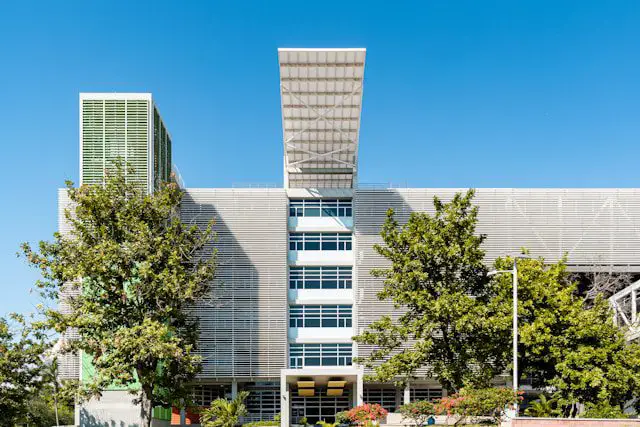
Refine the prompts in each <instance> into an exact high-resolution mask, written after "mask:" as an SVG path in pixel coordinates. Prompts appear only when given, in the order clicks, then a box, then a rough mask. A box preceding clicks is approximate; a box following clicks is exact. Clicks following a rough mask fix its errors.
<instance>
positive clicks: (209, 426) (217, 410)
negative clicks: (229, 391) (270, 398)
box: [200, 391, 249, 427]
mask: <svg viewBox="0 0 640 427" xmlns="http://www.w3.org/2000/svg"><path fill="white" fill-rule="evenodd" d="M248 396H249V392H248V391H241V392H239V393H238V395H237V396H236V397H235V398H233V399H232V400H227V399H222V398H218V399H216V400H214V401H213V402H211V407H210V408H207V409H205V410H203V411H202V412H201V413H200V422H201V423H202V427H234V426H235V425H237V424H238V423H239V422H240V417H243V416H245V415H247V407H246V406H245V404H244V401H245V400H246V399H247V397H248Z"/></svg>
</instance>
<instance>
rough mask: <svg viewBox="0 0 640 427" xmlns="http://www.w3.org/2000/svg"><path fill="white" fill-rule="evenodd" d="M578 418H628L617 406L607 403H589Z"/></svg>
mask: <svg viewBox="0 0 640 427" xmlns="http://www.w3.org/2000/svg"><path fill="white" fill-rule="evenodd" d="M580 418H629V415H628V414H625V413H624V411H623V410H622V408H620V406H618V405H611V404H610V403H609V402H600V403H595V404H594V403H589V404H587V409H586V410H585V411H584V413H583V414H582V415H580Z"/></svg>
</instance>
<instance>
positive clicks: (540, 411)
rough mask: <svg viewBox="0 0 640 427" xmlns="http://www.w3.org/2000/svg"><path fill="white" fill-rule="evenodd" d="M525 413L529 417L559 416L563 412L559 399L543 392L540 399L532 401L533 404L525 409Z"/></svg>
mask: <svg viewBox="0 0 640 427" xmlns="http://www.w3.org/2000/svg"><path fill="white" fill-rule="evenodd" d="M524 414H525V415H526V416H528V417H549V418H551V417H558V416H560V414H561V411H560V410H559V409H558V399H556V398H554V397H550V398H548V397H547V396H546V395H544V394H541V395H539V396H538V399H536V400H534V401H532V402H531V406H529V407H528V408H527V409H525V410H524Z"/></svg>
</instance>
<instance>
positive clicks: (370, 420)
mask: <svg viewBox="0 0 640 427" xmlns="http://www.w3.org/2000/svg"><path fill="white" fill-rule="evenodd" d="M388 413H389V411H387V410H386V409H384V408H383V407H382V406H380V405H378V404H377V403H364V404H362V405H359V406H356V407H355V408H353V409H350V410H349V411H348V412H347V418H349V419H350V420H351V421H353V422H354V423H357V424H358V425H360V426H363V427H370V426H372V425H374V424H377V423H379V421H380V420H381V419H383V418H385V417H386V416H387V414H388Z"/></svg>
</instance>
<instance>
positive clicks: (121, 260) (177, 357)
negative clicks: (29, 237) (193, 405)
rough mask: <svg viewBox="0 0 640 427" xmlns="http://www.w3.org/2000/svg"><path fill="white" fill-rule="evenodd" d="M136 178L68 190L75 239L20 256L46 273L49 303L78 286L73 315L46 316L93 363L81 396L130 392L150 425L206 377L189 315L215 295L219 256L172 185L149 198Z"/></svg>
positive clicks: (114, 177)
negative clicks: (185, 216)
mask: <svg viewBox="0 0 640 427" xmlns="http://www.w3.org/2000/svg"><path fill="white" fill-rule="evenodd" d="M131 172H132V171H131V170H130V169H128V170H127V171H126V172H125V167H123V166H122V163H121V162H117V164H116V168H115V171H114V172H113V173H111V174H109V175H108V176H107V180H106V183H105V184H104V185H93V186H87V185H83V186H81V187H79V188H73V186H72V183H70V182H67V187H68V194H69V198H70V200H71V202H72V206H73V207H72V208H70V209H68V210H67V211H66V212H65V216H66V220H67V221H68V223H69V225H70V230H71V231H70V235H69V236H68V237H63V236H62V235H60V234H59V233H56V234H55V235H54V239H53V241H51V242H47V241H42V242H40V244H39V247H38V249H37V250H34V249H32V248H31V247H30V246H29V245H28V244H24V245H23V252H24V254H25V256H26V258H27V260H28V261H29V262H30V263H31V264H32V265H34V266H35V267H37V268H39V269H40V272H41V274H42V276H43V279H42V280H40V281H38V282H37V286H38V287H39V288H40V289H41V290H42V294H43V295H44V296H45V297H49V298H52V299H54V300H56V299H58V298H59V295H60V294H61V293H62V292H65V291H66V290H67V289H68V287H69V286H73V285H75V286H77V287H78V288H79V289H80V290H81V291H80V292H79V294H78V295H77V296H72V297H69V298H68V300H67V303H68V305H69V307H70V310H69V311H70V313H66V312H62V311H59V310H56V309H48V310H45V313H44V314H45V315H46V317H47V319H48V321H49V323H50V325H51V326H52V327H53V328H54V329H55V330H56V331H57V332H59V333H62V332H65V331H66V330H68V328H75V330H77V332H78V335H79V339H78V340H73V341H69V342H68V343H67V348H66V350H68V351H82V352H84V353H85V354H87V355H89V356H90V357H91V361H92V364H93V366H94V368H95V376H94V377H93V378H92V379H91V380H90V381H88V382H85V383H84V384H83V390H84V391H87V392H90V393H94V394H99V393H100V390H103V389H105V388H107V387H109V386H112V385H117V386H124V387H129V388H130V389H131V390H132V393H134V394H137V398H136V399H135V400H136V402H138V403H140V408H141V410H140V412H141V419H142V420H143V425H146V426H149V425H150V423H151V414H152V410H153V407H154V406H157V405H171V404H172V403H175V402H177V401H178V399H180V398H181V397H183V396H184V395H186V393H187V389H186V383H187V382H188V381H189V380H191V379H192V378H193V377H194V376H195V374H196V373H197V372H198V370H199V368H200V362H201V360H200V357H199V356H197V355H196V354H195V352H194V350H195V346H196V343H197V338H198V333H199V332H198V328H197V319H195V318H194V317H193V316H191V315H190V313H189V308H191V307H192V306H193V305H194V304H195V303H196V301H198V300H199V299H200V298H202V297H203V296H205V295H206V294H207V292H209V283H210V281H211V280H212V278H213V276H214V273H215V257H214V255H215V254H213V253H212V250H211V249H210V248H209V247H208V246H207V245H208V244H209V243H210V242H211V240H212V231H211V225H209V227H208V228H207V229H205V230H200V229H199V228H198V227H197V226H188V225H185V224H183V223H182V222H181V220H180V216H179V205H180V201H181V199H182V195H183V192H182V190H180V188H179V187H178V186H177V185H176V184H175V183H167V184H163V185H162V186H161V187H160V188H159V189H157V190H156V191H155V192H154V193H152V194H147V193H146V191H145V190H144V189H142V188H140V187H139V186H137V185H136V184H133V183H130V182H128V180H127V179H126V176H127V175H128V174H129V173H131Z"/></svg>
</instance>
